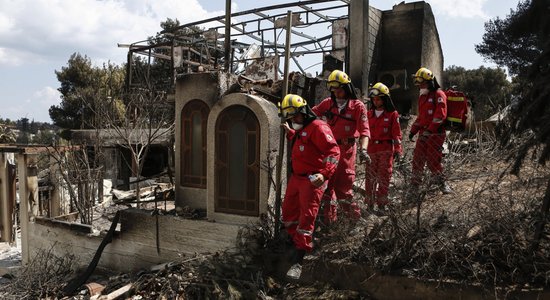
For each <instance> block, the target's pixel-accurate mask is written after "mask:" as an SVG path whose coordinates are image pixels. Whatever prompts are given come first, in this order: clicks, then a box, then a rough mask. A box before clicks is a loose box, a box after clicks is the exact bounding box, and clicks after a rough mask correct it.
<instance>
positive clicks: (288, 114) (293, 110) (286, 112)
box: [279, 106, 300, 119]
mask: <svg viewBox="0 0 550 300" xmlns="http://www.w3.org/2000/svg"><path fill="white" fill-rule="evenodd" d="M299 111H300V108H298V107H295V106H287V107H285V108H283V109H280V110H279V117H282V118H284V119H290V118H292V117H294V116H295V115H296V114H297V113H298V112H299Z"/></svg>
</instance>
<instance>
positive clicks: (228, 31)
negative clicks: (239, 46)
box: [224, 0, 231, 72]
mask: <svg viewBox="0 0 550 300" xmlns="http://www.w3.org/2000/svg"><path fill="white" fill-rule="evenodd" d="M230 41H231V0H225V43H224V49H225V55H224V58H225V61H224V70H225V71H226V72H229V60H230V59H231V58H230V57H229V56H230V55H231V51H230V49H229V48H230V47H231V45H230Z"/></svg>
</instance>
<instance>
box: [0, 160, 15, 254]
mask: <svg viewBox="0 0 550 300" xmlns="http://www.w3.org/2000/svg"><path fill="white" fill-rule="evenodd" d="M8 171H9V167H8V160H7V157H6V153H0V242H8V243H11V242H12V240H13V236H12V225H13V219H12V215H13V205H10V200H12V201H13V199H10V187H9V185H10V180H9V174H8Z"/></svg>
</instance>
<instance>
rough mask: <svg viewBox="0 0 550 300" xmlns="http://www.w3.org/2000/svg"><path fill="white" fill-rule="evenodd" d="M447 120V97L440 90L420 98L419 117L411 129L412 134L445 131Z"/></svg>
mask: <svg viewBox="0 0 550 300" xmlns="http://www.w3.org/2000/svg"><path fill="white" fill-rule="evenodd" d="M445 119H447V96H446V95H445V93H444V92H443V91H442V90H440V89H438V90H437V91H434V92H429V93H428V94H426V95H420V97H419V98H418V117H417V118H416V120H415V121H414V123H413V125H412V127H411V133H412V134H416V133H417V132H419V131H424V130H428V131H430V132H433V133H437V132H441V130H444V128H443V122H444V121H445Z"/></svg>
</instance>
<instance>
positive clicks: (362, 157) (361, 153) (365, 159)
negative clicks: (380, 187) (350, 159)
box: [359, 149, 372, 165]
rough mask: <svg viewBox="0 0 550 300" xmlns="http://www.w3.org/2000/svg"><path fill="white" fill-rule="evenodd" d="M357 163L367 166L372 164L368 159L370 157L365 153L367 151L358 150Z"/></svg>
mask: <svg viewBox="0 0 550 300" xmlns="http://www.w3.org/2000/svg"><path fill="white" fill-rule="evenodd" d="M359 161H360V162H362V163H363V162H366V163H367V164H369V165H370V163H371V162H372V160H371V159H370V156H369V154H368V153H367V149H361V150H359Z"/></svg>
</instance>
